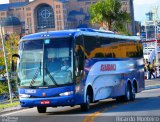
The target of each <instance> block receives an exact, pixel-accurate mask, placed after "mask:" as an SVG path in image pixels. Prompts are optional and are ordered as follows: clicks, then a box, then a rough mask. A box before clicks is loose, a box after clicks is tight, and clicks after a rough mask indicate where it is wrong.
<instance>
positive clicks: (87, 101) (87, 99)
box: [86, 94, 90, 109]
mask: <svg viewBox="0 0 160 122" xmlns="http://www.w3.org/2000/svg"><path fill="white" fill-rule="evenodd" d="M86 103H87V109H89V104H90V99H89V95H88V94H87V98H86Z"/></svg>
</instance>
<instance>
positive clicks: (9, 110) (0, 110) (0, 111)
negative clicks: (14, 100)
mask: <svg viewBox="0 0 160 122" xmlns="http://www.w3.org/2000/svg"><path fill="white" fill-rule="evenodd" d="M22 109H26V108H22V107H21V106H20V105H18V106H14V107H8V108H5V109H0V115H2V114H5V113H8V112H14V111H19V110H22Z"/></svg>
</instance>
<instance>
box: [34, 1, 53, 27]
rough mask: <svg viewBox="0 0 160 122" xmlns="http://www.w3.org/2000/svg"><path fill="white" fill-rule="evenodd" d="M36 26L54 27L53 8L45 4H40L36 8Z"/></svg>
mask: <svg viewBox="0 0 160 122" xmlns="http://www.w3.org/2000/svg"><path fill="white" fill-rule="evenodd" d="M37 26H38V27H37V28H39V29H43V28H54V27H55V20H54V12H53V8H52V7H51V6H49V5H47V4H43V5H40V6H39V7H38V8H37Z"/></svg>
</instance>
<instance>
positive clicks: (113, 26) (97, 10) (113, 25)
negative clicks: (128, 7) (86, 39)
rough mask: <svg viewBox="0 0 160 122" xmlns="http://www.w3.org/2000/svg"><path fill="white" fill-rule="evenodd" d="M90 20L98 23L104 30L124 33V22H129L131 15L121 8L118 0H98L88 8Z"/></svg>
mask: <svg viewBox="0 0 160 122" xmlns="http://www.w3.org/2000/svg"><path fill="white" fill-rule="evenodd" d="M89 13H90V22H91V23H92V24H95V23H96V24H99V25H100V26H101V28H103V29H105V30H113V31H115V30H116V31H118V32H120V33H126V32H127V30H126V27H125V25H126V23H130V20H131V17H130V15H129V14H128V13H127V12H126V11H122V10H121V3H120V1H119V0H100V1H99V2H97V3H95V4H92V5H91V6H90V9H89Z"/></svg>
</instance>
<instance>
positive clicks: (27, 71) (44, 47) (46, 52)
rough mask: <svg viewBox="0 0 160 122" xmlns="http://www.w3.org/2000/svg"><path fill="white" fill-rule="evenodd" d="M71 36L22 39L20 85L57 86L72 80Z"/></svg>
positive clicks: (19, 68) (19, 69)
mask: <svg viewBox="0 0 160 122" xmlns="http://www.w3.org/2000/svg"><path fill="white" fill-rule="evenodd" d="M71 45H72V42H71V38H69V37H68V38H67V37H66V38H54V39H41V40H29V41H22V42H21V43H20V46H19V55H20V57H21V58H20V61H19V65H18V78H19V80H20V85H21V86H54V87H55V86H58V85H65V84H70V83H72V82H73V80H72V74H73V73H72V72H73V65H72V64H73V63H72V60H73V59H72V54H73V53H72V52H73V51H72V46H71Z"/></svg>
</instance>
